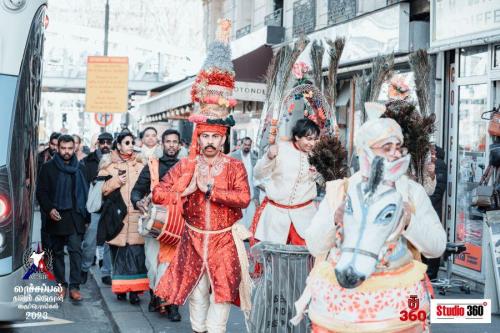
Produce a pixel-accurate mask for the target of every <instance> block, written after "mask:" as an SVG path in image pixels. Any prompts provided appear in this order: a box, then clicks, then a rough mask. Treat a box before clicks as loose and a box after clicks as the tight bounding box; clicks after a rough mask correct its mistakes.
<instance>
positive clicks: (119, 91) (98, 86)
mask: <svg viewBox="0 0 500 333" xmlns="http://www.w3.org/2000/svg"><path fill="white" fill-rule="evenodd" d="M127 109H128V57H101V56H91V57H88V60H87V87H86V89H85V111H86V112H95V113H118V112H127Z"/></svg>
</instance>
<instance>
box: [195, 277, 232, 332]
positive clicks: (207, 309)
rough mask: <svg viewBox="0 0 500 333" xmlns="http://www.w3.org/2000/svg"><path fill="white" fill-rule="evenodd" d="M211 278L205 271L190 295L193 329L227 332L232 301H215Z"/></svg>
mask: <svg viewBox="0 0 500 333" xmlns="http://www.w3.org/2000/svg"><path fill="white" fill-rule="evenodd" d="M209 292H210V280H209V279H208V275H207V274H206V273H205V274H203V276H202V277H201V279H200V281H199V282H198V284H197V285H196V287H195V288H194V290H193V292H192V294H191V296H190V297H189V319H190V320H191V327H192V329H193V331H196V332H205V331H208V333H224V332H226V325H227V320H228V319H229V311H230V310H231V304H230V303H215V299H214V294H213V293H212V294H210V293H209Z"/></svg>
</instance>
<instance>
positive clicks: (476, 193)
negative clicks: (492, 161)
mask: <svg viewBox="0 0 500 333" xmlns="http://www.w3.org/2000/svg"><path fill="white" fill-rule="evenodd" d="M494 169H495V168H493V167H492V166H491V165H488V168H486V170H485V172H484V174H483V176H482V177H481V181H480V182H479V185H478V186H477V187H476V188H474V189H473V190H472V206H475V207H477V208H483V209H485V208H491V207H492V206H494V205H495V204H496V202H495V201H496V200H494V199H495V198H494V197H493V196H494V194H495V187H494V186H493V185H488V182H489V180H490V178H491V175H492V174H493V170H494Z"/></svg>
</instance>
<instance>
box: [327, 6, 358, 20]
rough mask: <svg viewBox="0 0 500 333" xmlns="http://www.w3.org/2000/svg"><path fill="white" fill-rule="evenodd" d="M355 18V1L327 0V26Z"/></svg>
mask: <svg viewBox="0 0 500 333" xmlns="http://www.w3.org/2000/svg"><path fill="white" fill-rule="evenodd" d="M354 17H356V0H328V25H332V24H337V23H341V22H345V21H348V20H350V19H352V18H354Z"/></svg>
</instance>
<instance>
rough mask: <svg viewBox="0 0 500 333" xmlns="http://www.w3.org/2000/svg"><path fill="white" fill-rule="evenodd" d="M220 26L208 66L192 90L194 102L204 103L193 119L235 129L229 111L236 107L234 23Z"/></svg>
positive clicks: (209, 52) (224, 23) (196, 121)
mask: <svg viewBox="0 0 500 333" xmlns="http://www.w3.org/2000/svg"><path fill="white" fill-rule="evenodd" d="M218 24H219V26H218V33H217V39H216V40H215V41H213V42H212V43H211V44H210V45H209V47H208V51H207V58H206V59H205V63H204V64H203V66H202V68H201V70H200V72H199V73H198V75H197V76H196V79H195V82H194V84H193V86H192V88H191V99H192V101H193V103H200V112H199V113H197V114H194V115H192V116H191V117H189V120H190V121H192V122H194V123H197V124H200V123H207V124H219V125H223V126H233V125H234V120H233V118H232V116H230V115H229V109H230V108H232V107H234V106H235V105H236V99H234V98H233V97H232V93H233V90H234V77H235V72H234V67H233V62H232V60H231V47H230V45H229V34H230V31H231V21H230V20H227V19H221V20H219V21H218Z"/></svg>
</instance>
